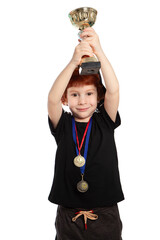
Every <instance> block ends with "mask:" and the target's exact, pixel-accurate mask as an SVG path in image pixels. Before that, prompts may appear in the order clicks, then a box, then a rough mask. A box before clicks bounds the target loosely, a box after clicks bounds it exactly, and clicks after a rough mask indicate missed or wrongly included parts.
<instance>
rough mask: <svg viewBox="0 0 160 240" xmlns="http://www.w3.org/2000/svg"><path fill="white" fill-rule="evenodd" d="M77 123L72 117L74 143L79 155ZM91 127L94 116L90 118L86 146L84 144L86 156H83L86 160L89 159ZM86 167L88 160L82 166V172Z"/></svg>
mask: <svg viewBox="0 0 160 240" xmlns="http://www.w3.org/2000/svg"><path fill="white" fill-rule="evenodd" d="M75 124H76V123H75V120H74V117H72V134H73V140H74V143H75V145H76V153H77V156H78V155H79V151H78V147H77V140H76V130H75ZM91 127H92V118H91V119H90V123H89V126H88V131H87V135H86V141H85V146H84V156H83V157H84V158H85V160H87V153H88V145H89V137H90V133H91ZM85 167H86V161H85V164H84V165H83V166H82V167H80V171H81V174H84V171H85Z"/></svg>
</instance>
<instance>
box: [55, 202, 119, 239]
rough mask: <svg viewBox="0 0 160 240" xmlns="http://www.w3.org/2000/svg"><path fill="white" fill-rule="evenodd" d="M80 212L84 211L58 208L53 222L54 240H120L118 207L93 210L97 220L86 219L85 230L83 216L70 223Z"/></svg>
mask: <svg viewBox="0 0 160 240" xmlns="http://www.w3.org/2000/svg"><path fill="white" fill-rule="evenodd" d="M80 210H85V209H78V208H76V209H70V208H65V207H62V206H58V208H57V216H56V221H55V226H56V231H57V235H56V240H122V237H121V233H122V222H121V219H120V215H119V210H118V205H114V206H112V207H101V208H93V209H92V210H93V213H94V214H96V215H98V219H97V220H90V219H87V230H86V229H85V224H84V216H83V215H82V216H80V217H79V218H77V220H76V221H75V222H73V221H72V218H73V217H75V216H76V214H75V213H76V212H78V211H80Z"/></svg>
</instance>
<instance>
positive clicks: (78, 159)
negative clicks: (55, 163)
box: [74, 155, 85, 167]
mask: <svg viewBox="0 0 160 240" xmlns="http://www.w3.org/2000/svg"><path fill="white" fill-rule="evenodd" d="M84 164H85V158H84V157H82V156H81V155H78V156H77V157H75V158H74V165H75V166H76V167H83V166H84Z"/></svg>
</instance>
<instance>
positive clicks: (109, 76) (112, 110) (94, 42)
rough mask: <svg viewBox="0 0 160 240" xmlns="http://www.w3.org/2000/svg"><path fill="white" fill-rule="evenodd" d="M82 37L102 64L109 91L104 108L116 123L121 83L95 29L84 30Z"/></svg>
mask: <svg viewBox="0 0 160 240" xmlns="http://www.w3.org/2000/svg"><path fill="white" fill-rule="evenodd" d="M80 37H81V38H85V41H87V42H88V43H89V44H90V46H91V47H92V49H93V52H94V54H95V55H96V56H97V58H98V60H99V61H100V62H101V71H102V75H103V79H104V82H105V86H106V89H107V91H106V94H105V99H104V108H105V110H106V112H107V113H108V115H109V116H110V118H111V119H112V120H113V121H114V122H115V119H116V114H117V110H118V105H119V83H118V80H117V78H116V75H115V73H114V70H113V68H112V66H111V64H110V62H109V61H108V59H107V57H106V56H105V54H104V52H103V50H102V47H101V45H100V41H99V37H98V35H97V34H96V32H95V31H94V29H93V28H86V29H84V31H83V33H82V34H81V36H80Z"/></svg>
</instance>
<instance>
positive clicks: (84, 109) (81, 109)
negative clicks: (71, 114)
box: [77, 108, 89, 112]
mask: <svg viewBox="0 0 160 240" xmlns="http://www.w3.org/2000/svg"><path fill="white" fill-rule="evenodd" d="M88 109H89V108H77V110H78V111H80V112H85V111H87V110H88Z"/></svg>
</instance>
